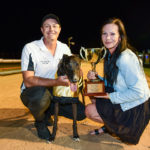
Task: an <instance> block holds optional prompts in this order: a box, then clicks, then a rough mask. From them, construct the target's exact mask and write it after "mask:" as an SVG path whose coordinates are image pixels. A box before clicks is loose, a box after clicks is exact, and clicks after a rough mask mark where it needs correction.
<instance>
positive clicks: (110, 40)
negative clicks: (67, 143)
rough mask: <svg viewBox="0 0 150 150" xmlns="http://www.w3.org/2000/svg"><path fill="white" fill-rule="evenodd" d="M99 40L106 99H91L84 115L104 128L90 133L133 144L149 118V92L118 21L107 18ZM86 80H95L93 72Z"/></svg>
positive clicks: (142, 73) (139, 64) (137, 60)
mask: <svg viewBox="0 0 150 150" xmlns="http://www.w3.org/2000/svg"><path fill="white" fill-rule="evenodd" d="M101 39H102V43H103V45H104V46H105V48H106V49H107V54H106V57H105V60H104V80H105V83H107V85H106V89H105V90H106V96H97V97H96V98H95V100H94V99H92V104H89V105H87V106H86V109H85V114H86V116H87V117H88V118H89V119H91V120H93V121H96V122H99V123H103V124H104V126H103V127H102V128H100V129H95V130H94V131H91V132H90V134H91V135H97V134H102V133H104V132H109V133H111V134H115V135H117V136H118V137H119V138H120V139H121V140H122V141H124V142H127V143H131V144H137V143H138V142H139V139H140V136H141V134H142V133H143V131H144V129H145V127H146V125H147V124H148V122H149V118H150V108H149V103H150V99H149V97H150V90H149V87H148V84H147V81H146V78H145V75H144V71H143V68H142V65H141V63H140V61H139V59H138V57H137V55H136V54H135V53H134V52H133V48H131V47H130V46H129V44H128V43H127V36H126V31H125V28H124V25H123V23H122V21H121V20H120V19H117V18H111V19H108V20H107V21H106V22H105V23H104V24H103V26H102V29H101ZM87 77H88V79H95V78H96V77H97V73H95V72H92V71H89V72H88V74H87ZM106 81H107V82H106Z"/></svg>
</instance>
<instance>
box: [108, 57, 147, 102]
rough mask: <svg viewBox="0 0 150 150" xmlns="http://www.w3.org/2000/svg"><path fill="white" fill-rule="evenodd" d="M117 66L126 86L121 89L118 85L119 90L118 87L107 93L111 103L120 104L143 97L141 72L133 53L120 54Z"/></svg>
mask: <svg viewBox="0 0 150 150" xmlns="http://www.w3.org/2000/svg"><path fill="white" fill-rule="evenodd" d="M117 66H118V68H119V72H120V74H121V76H122V77H123V79H124V82H125V87H126V88H124V89H123V90H122V87H121V86H120V90H119V89H118V90H116V92H113V93H110V94H109V96H110V100H111V101H112V103H114V104H121V103H125V102H131V101H135V100H137V99H138V100H139V99H140V98H143V96H144V86H143V84H142V81H143V79H142V78H143V72H142V69H141V66H140V64H139V61H138V58H137V56H136V55H135V54H127V55H122V56H121V58H120V59H119V61H118V64H117ZM117 82H119V81H117ZM116 84H117V83H116Z"/></svg>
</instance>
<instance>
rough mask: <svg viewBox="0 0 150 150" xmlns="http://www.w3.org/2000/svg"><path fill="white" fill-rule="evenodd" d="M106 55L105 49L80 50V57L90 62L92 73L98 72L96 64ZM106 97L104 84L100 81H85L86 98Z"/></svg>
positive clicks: (82, 48)
mask: <svg viewBox="0 0 150 150" xmlns="http://www.w3.org/2000/svg"><path fill="white" fill-rule="evenodd" d="M105 55H106V49H105V47H102V48H84V47H81V49H80V56H81V58H82V59H83V60H84V61H87V62H90V63H91V66H92V71H96V64H97V63H99V62H100V61H101V60H102V59H103V58H104V57H105ZM100 95H105V86H104V82H103V81H102V80H100V79H94V80H90V81H87V80H85V88H84V96H100Z"/></svg>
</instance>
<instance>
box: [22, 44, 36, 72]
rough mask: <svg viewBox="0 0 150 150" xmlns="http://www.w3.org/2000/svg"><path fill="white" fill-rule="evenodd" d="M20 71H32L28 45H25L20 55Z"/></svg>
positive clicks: (32, 66)
mask: <svg viewBox="0 0 150 150" xmlns="http://www.w3.org/2000/svg"><path fill="white" fill-rule="evenodd" d="M21 70H22V71H34V63H33V59H32V54H31V53H30V52H29V48H28V45H25V46H24V48H23V50H22V55H21Z"/></svg>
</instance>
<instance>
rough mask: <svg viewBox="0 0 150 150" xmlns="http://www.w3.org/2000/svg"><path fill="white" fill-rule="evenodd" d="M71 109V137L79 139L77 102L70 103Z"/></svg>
mask: <svg viewBox="0 0 150 150" xmlns="http://www.w3.org/2000/svg"><path fill="white" fill-rule="evenodd" d="M72 110H73V139H74V140H75V141H80V139H79V135H78V131H77V104H76V103H75V104H74V103H73V104H72Z"/></svg>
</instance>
